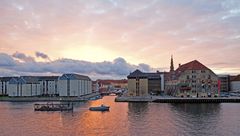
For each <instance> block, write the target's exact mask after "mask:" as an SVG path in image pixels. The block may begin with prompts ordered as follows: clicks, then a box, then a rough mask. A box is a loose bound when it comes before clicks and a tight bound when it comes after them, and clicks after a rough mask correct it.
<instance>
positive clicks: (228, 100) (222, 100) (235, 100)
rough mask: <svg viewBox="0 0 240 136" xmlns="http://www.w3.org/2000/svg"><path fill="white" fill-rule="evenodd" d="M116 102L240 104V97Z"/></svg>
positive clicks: (145, 98)
mask: <svg viewBox="0 0 240 136" xmlns="http://www.w3.org/2000/svg"><path fill="white" fill-rule="evenodd" d="M115 101H116V102H156V103H240V97H228V98H222V97H214V98H178V97H162V96H152V97H151V96H146V97H126V96H124V97H116V99H115Z"/></svg>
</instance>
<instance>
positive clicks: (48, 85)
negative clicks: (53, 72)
mask: <svg viewBox="0 0 240 136" xmlns="http://www.w3.org/2000/svg"><path fill="white" fill-rule="evenodd" d="M58 78H59V77H58V76H42V77H39V83H40V94H41V95H42V96H57V95H59V92H58V86H57V84H58Z"/></svg>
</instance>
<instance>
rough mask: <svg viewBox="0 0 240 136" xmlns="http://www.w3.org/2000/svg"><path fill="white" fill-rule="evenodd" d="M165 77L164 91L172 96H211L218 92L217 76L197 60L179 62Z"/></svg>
mask: <svg viewBox="0 0 240 136" xmlns="http://www.w3.org/2000/svg"><path fill="white" fill-rule="evenodd" d="M171 65H173V63H172V62H171ZM171 67H172V68H173V66H171ZM165 77H166V89H165V91H166V93H167V94H170V95H173V96H179V97H207V96H212V97H213V96H214V95H216V94H217V93H218V76H217V75H216V74H215V73H214V72H213V71H212V70H211V69H209V68H207V67H206V66H205V65H203V64H202V63H200V62H199V61H197V60H194V61H191V62H188V63H186V64H183V65H181V64H179V67H178V68H177V69H176V70H173V69H171V70H170V72H169V73H166V74H165Z"/></svg>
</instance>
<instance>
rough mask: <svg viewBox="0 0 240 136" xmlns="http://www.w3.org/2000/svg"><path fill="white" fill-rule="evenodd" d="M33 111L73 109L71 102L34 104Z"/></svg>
mask: <svg viewBox="0 0 240 136" xmlns="http://www.w3.org/2000/svg"><path fill="white" fill-rule="evenodd" d="M34 111H73V104H70V103H68V104H54V103H47V104H34Z"/></svg>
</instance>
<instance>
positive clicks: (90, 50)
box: [61, 45, 119, 62]
mask: <svg viewBox="0 0 240 136" xmlns="http://www.w3.org/2000/svg"><path fill="white" fill-rule="evenodd" d="M61 54H62V56H64V57H66V58H74V59H80V60H88V61H92V62H101V61H103V60H106V61H111V60H113V59H114V58H117V57H119V56H117V55H116V54H115V53H114V51H110V50H108V49H106V48H101V47H98V46H93V45H83V46H80V47H76V46H73V47H68V48H66V49H64V50H63V51H62V52H61Z"/></svg>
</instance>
